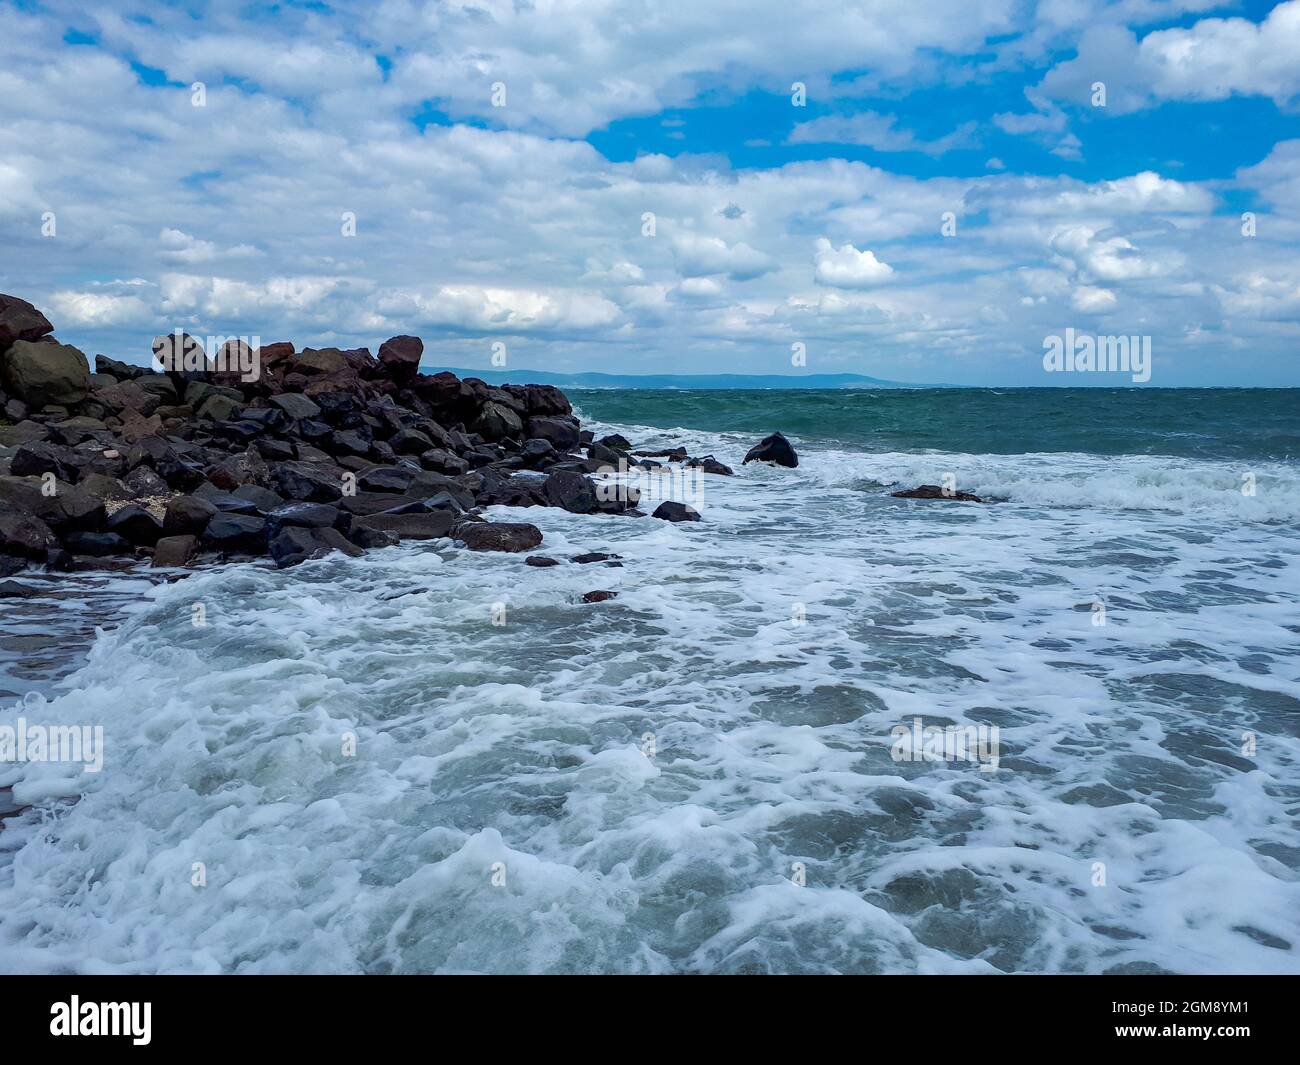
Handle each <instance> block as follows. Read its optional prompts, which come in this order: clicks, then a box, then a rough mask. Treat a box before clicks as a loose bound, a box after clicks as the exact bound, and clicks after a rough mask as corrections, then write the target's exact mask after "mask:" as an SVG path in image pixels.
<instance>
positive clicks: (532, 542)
mask: <svg viewBox="0 0 1300 1065" xmlns="http://www.w3.org/2000/svg"><path fill="white" fill-rule="evenodd" d="M456 539H458V540H460V541H462V542H463V543H464V544H465V546H466V547H468V548H469V549H470V550H471V551H510V552H519V551H531V550H532V549H533V548H534V547H536V546H537V545H538V544H540V543H541V542H542V530H541V529H539V528H538V527H537V526H536V525H529V524H528V523H527V522H504V521H492V522H488V521H474V522H463V523H462V524H461V525H460V526H458V527H457V529H456Z"/></svg>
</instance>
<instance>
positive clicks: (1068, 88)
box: [1039, 0, 1300, 114]
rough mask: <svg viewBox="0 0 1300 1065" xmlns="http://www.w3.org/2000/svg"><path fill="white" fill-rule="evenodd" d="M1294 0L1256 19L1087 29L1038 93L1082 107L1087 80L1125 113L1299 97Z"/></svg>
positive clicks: (1299, 13)
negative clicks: (1232, 99) (1144, 30)
mask: <svg viewBox="0 0 1300 1065" xmlns="http://www.w3.org/2000/svg"><path fill="white" fill-rule="evenodd" d="M1297 57H1300V0H1286V2H1284V3H1281V4H1278V5H1277V6H1276V7H1275V8H1273V10H1272V11H1270V12H1269V14H1268V16H1267V18H1265V19H1264V21H1263V22H1260V23H1254V22H1251V21H1249V20H1247V19H1243V18H1226V19H1225V18H1205V19H1201V20H1199V21H1197V22H1195V23H1193V24H1192V25H1191V26H1188V27H1174V28H1170V29H1161V30H1155V31H1153V32H1151V33H1148V34H1146V35H1145V36H1144V37H1141V38H1140V39H1139V37H1138V36H1137V35H1136V34H1135V33H1133V31H1131V30H1130V29H1128V28H1126V27H1125V26H1122V25H1116V24H1103V25H1098V26H1093V27H1091V28H1089V29H1088V30H1086V31H1085V32H1084V33H1083V34H1082V36H1081V38H1080V40H1079V44H1078V52H1077V55H1076V57H1075V58H1074V59H1071V60H1067V61H1066V62H1063V63H1061V64H1059V65H1057V66H1056V67H1054V68H1053V69H1052V70H1051V71H1049V72H1048V74H1047V75H1046V76H1045V77H1044V79H1043V81H1042V83H1041V85H1040V86H1039V91H1040V92H1041V93H1042V95H1043V96H1044V97H1048V98H1051V99H1056V100H1061V101H1068V102H1070V103H1072V104H1073V105H1075V106H1078V107H1083V106H1087V105H1088V104H1089V102H1090V98H1091V93H1092V86H1093V84H1094V83H1096V82H1099V81H1100V82H1103V83H1104V84H1105V87H1106V110H1107V111H1108V112H1110V113H1119V114H1123V113H1127V112H1131V111H1136V110H1140V109H1141V108H1144V107H1149V106H1151V105H1152V104H1153V103H1155V102H1158V101H1161V100H1224V99H1227V98H1228V97H1229V96H1234V95H1240V96H1267V97H1270V98H1272V99H1273V100H1275V101H1276V102H1278V103H1279V104H1287V103H1289V102H1291V101H1293V100H1295V99H1296V97H1297V96H1300V61H1298V58H1297Z"/></svg>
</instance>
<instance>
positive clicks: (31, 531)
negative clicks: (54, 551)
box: [0, 510, 59, 560]
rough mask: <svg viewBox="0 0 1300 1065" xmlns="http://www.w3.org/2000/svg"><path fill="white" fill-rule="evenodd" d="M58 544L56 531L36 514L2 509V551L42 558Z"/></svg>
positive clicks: (0, 528) (19, 556)
mask: <svg viewBox="0 0 1300 1065" xmlns="http://www.w3.org/2000/svg"><path fill="white" fill-rule="evenodd" d="M58 546H59V541H58V540H57V539H56V538H55V536H54V532H53V531H52V530H51V529H50V527H49V526H48V525H46V524H45V522H43V521H41V519H40V518H38V517H36V515H34V514H25V513H23V512H22V511H19V510H3V511H0V553H3V554H6V555H14V556H15V557H18V558H34V559H38V560H40V559H44V558H45V555H46V553H47V552H48V551H49V550H50V549H51V548H55V547H58Z"/></svg>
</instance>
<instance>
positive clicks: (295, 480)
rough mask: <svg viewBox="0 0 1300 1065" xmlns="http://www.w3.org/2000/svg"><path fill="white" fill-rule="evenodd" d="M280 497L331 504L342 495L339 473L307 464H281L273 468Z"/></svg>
mask: <svg viewBox="0 0 1300 1065" xmlns="http://www.w3.org/2000/svg"><path fill="white" fill-rule="evenodd" d="M275 482H276V485H277V486H278V488H279V492H280V495H282V496H284V497H285V498H286V499H297V500H301V501H303V502H308V503H332V502H334V500H336V499H339V498H340V497H341V496H342V495H343V478H342V475H341V472H340V471H334V470H330V469H327V468H326V467H323V466H314V465H312V464H311V463H307V462H282V463H280V464H279V465H278V466H276V467H275Z"/></svg>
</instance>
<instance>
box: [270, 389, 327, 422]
mask: <svg viewBox="0 0 1300 1065" xmlns="http://www.w3.org/2000/svg"><path fill="white" fill-rule="evenodd" d="M271 402H272V403H274V404H275V405H276V406H277V407H279V408H280V410H282V411H284V413H285V414H286V415H288V416H289V417H290V418H292V419H294V420H295V421H302V420H311V419H314V418H319V417H320V414H321V410H320V407H319V406H317V405H316V403H315V402H314V401H313V400H311V399H309V398H308V397H307V396H304V395H303V394H302V393H300V392H282V393H281V394H280V395H278V396H272V397H271Z"/></svg>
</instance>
